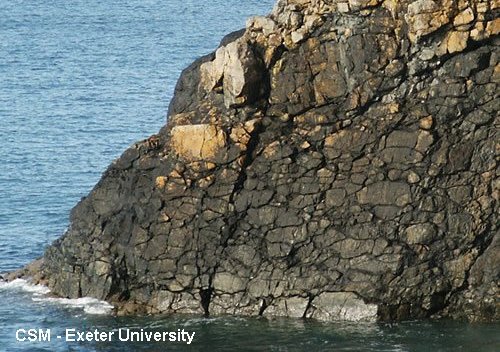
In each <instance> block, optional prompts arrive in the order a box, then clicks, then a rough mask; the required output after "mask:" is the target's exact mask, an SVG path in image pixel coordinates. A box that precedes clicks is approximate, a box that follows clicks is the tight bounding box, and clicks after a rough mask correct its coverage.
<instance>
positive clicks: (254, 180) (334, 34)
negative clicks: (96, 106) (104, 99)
mask: <svg viewBox="0 0 500 352" xmlns="http://www.w3.org/2000/svg"><path fill="white" fill-rule="evenodd" d="M499 11H500V3H499V2H498V1H495V0H486V1H481V0H460V1H452V0H418V1H409V0H401V1H392V0H385V1H382V0H345V1H340V0H338V1H336V0H330V1H328V0H323V1H322V0H288V1H286V0H280V1H278V3H277V5H276V7H275V9H274V11H273V13H272V14H271V15H270V16H269V17H258V18H253V19H251V20H249V21H248V25H247V28H246V30H245V31H242V32H239V33H236V34H234V35H232V36H229V37H227V38H226V39H225V40H224V41H223V44H222V46H221V47H220V48H219V49H218V50H217V52H216V53H214V54H212V55H208V56H206V57H204V58H202V59H200V60H198V61H196V62H195V63H194V64H193V65H191V66H190V67H189V68H187V69H186V70H185V71H184V73H183V75H182V76H181V78H180V79H179V83H178V85H177V89H176V95H175V98H174V99H173V101H172V103H171V106H170V109H169V120H168V123H167V124H166V126H165V127H164V128H163V129H162V130H161V131H160V133H159V135H158V136H156V137H153V138H150V139H149V140H147V141H144V142H140V143H137V144H136V145H134V146H132V147H131V148H129V149H128V150H127V151H125V152H124V154H123V155H122V156H121V157H120V158H119V159H118V160H116V161H115V162H114V163H113V164H112V165H111V166H110V167H109V168H108V170H107V171H106V172H105V174H104V175H103V177H102V179H101V181H100V182H99V183H98V184H97V185H96V187H95V188H94V190H93V191H92V192H91V193H90V194H89V196H88V197H86V198H85V199H83V200H82V201H81V202H80V203H79V204H78V205H77V206H76V207H75V208H74V209H73V211H72V214H71V227H70V228H69V230H68V231H67V233H66V234H65V235H64V236H63V237H62V238H61V239H60V240H58V241H57V242H56V243H54V244H53V245H52V246H51V247H50V248H49V249H48V250H47V252H46V253H45V256H44V258H43V274H44V275H45V280H46V281H47V282H48V285H49V286H50V288H51V289H52V291H53V292H55V293H56V294H59V295H61V296H67V297H80V296H94V297H97V298H101V299H106V300H109V301H111V302H113V303H114V304H116V305H117V306H118V307H119V311H120V312H122V313H133V312H145V313H160V312H179V313H207V314H208V313H209V314H223V313H229V314H241V315H263V316H273V315H283V316H291V317H312V318H317V319H323V320H334V319H348V320H373V319H376V318H379V319H406V318H420V317H429V316H449V317H454V318H466V319H469V320H498V318H499V310H498V305H499V301H498V298H499V296H498V295H499V291H498V284H499V260H500V259H499V258H500V253H499V239H498V237H499V236H498V231H499V217H498V214H499V205H498V204H499V197H500V178H499V175H500V168H499V160H500V138H499V125H500V118H499V114H498V111H499V107H500V99H499V92H500V89H499V81H500V64H499V58H500V49H499V38H498V34H499V31H500V19H499V17H498V15H499Z"/></svg>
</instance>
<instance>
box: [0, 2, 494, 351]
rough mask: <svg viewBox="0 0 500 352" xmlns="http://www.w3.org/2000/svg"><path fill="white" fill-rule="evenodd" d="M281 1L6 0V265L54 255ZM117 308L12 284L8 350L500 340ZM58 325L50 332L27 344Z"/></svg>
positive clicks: (2, 247)
mask: <svg viewBox="0 0 500 352" xmlns="http://www.w3.org/2000/svg"><path fill="white" fill-rule="evenodd" d="M273 2H274V1H273V0H244V1H236V0H212V1H202V0H198V1H195V0H120V1H118V0H102V1H101V0H99V1H97V0H86V1H84V0H51V1H41V0H0V272H6V271H9V270H13V269H16V268H19V267H21V266H23V265H25V264H27V263H28V262H30V261H31V260H33V259H35V258H37V257H39V256H41V255H42V254H43V251H44V248H45V247H46V246H47V245H49V244H50V243H51V242H52V241H53V240H54V239H56V238H57V237H59V236H60V235H61V234H62V233H63V232H64V230H65V228H66V227H67V226H68V216H69V212H70V210H71V208H72V207H73V206H74V205H75V204H76V203H77V202H78V200H79V199H80V198H81V197H83V196H85V195H86V194H87V193H88V192H89V191H90V190H91V188H92V187H93V185H94V184H95V183H96V182H97V181H98V180H99V178H100V176H101V174H102V172H103V171H104V170H105V168H106V167H107V165H108V164H109V163H110V162H111V161H112V160H113V159H115V158H116V157H118V156H119V155H120V154H121V152H122V151H123V150H125V148H127V147H128V146H129V145H130V144H131V143H133V142H135V141H137V140H140V139H143V138H147V137H148V136H149V135H151V134H153V133H156V132H157V131H158V130H159V129H160V127H161V126H162V125H163V124H164V123H165V121H166V111H167V107H168V103H169V101H170V99H171V97H172V94H173V90H174V86H175V83H176V81H177V79H178V77H179V74H180V72H181V70H182V69H183V68H184V67H186V66H187V65H188V64H190V63H191V62H192V61H193V60H194V59H196V58H197V57H199V56H201V55H204V54H207V53H209V52H211V51H213V50H214V49H215V48H216V47H217V45H218V43H219V41H220V39H221V38H222V37H223V36H224V35H225V34H228V33H230V32H232V31H234V30H238V29H240V28H243V27H244V25H245V19H246V18H248V17H249V16H252V15H264V14H267V13H269V12H270V10H271V8H272V6H273ZM111 309H112V307H111V306H110V305H109V304H107V303H106V302H101V301H98V300H96V299H93V298H80V299H77V300H68V299H59V298H54V297H51V296H50V295H49V292H48V289H47V288H46V287H42V286H33V285H30V284H28V283H27V282H26V281H23V280H16V281H14V282H11V283H0V351H180V350H186V351H238V350H240V351H457V350H462V351H498V350H500V347H499V343H500V340H499V337H498V332H499V328H500V326H499V325H498V324H473V325H469V324H464V323H457V322H447V321H440V322H432V321H421V322H404V323H398V324H375V323H371V324H368V323H363V324H360V323H357V324H354V323H329V324H324V323H320V322H315V321H306V320H297V319H271V320H267V319H260V318H250V319H248V318H241V317H216V318H208V319H205V318H202V317H197V316H194V317H193V316H163V317H115V316H113V315H111V314H110V312H111ZM30 329H34V330H33V331H31V332H32V334H31V335H30ZM68 330H69V331H70V332H69V333H70V336H73V337H75V334H76V332H82V333H83V332H90V333H91V334H92V332H93V331H98V332H102V333H105V334H111V335H112V336H119V333H120V331H121V332H122V333H123V334H122V336H127V335H125V333H132V332H136V333H137V334H140V333H141V331H142V332H143V334H144V333H148V332H159V333H164V332H172V333H174V335H175V336H176V339H177V336H180V335H179V334H180V333H181V332H182V330H184V331H185V332H186V333H190V334H192V333H195V334H194V337H193V340H192V342H191V343H190V344H189V345H188V344H187V341H178V340H179V339H177V340H176V341H160V342H157V341H120V340H118V339H111V340H108V341H95V339H92V341H89V340H88V339H84V341H72V340H71V338H70V341H68V339H67V334H68ZM16 332H17V338H18V339H20V340H22V339H25V341H24V342H21V341H17V339H16ZM40 332H41V333H42V334H41V336H40V334H39V333H40ZM47 332H49V333H50V338H51V340H50V341H36V342H35V341H33V342H29V341H28V340H29V339H30V338H31V337H33V336H36V337H37V338H36V340H40V337H41V339H42V340H47V336H48V335H47ZM71 334H73V335H71ZM174 335H172V336H174ZM92 336H93V335H92ZM134 336H135V335H134ZM137 336H139V335H137ZM143 336H144V335H143ZM147 336H149V335H147Z"/></svg>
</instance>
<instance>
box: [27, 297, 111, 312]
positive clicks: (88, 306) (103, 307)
mask: <svg viewBox="0 0 500 352" xmlns="http://www.w3.org/2000/svg"><path fill="white" fill-rule="evenodd" d="M33 301H35V302H47V303H55V304H60V305H63V306H66V307H70V308H81V309H83V311H84V312H85V313H87V314H101V315H102V314H109V313H111V311H112V310H113V306H112V305H111V304H109V303H108V302H105V301H101V300H98V299H97V298H92V297H82V298H75V299H69V298H56V297H33Z"/></svg>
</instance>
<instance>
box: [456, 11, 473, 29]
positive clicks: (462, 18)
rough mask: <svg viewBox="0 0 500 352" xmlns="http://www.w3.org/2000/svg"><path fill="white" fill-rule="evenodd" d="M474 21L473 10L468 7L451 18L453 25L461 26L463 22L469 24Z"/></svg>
mask: <svg viewBox="0 0 500 352" xmlns="http://www.w3.org/2000/svg"><path fill="white" fill-rule="evenodd" d="M472 21H474V12H473V11H472V9H471V8H470V7H468V8H467V9H465V10H464V11H462V12H460V13H459V14H458V15H457V16H456V17H455V19H454V20H453V25H454V26H462V25H464V24H469V23H471V22H472Z"/></svg>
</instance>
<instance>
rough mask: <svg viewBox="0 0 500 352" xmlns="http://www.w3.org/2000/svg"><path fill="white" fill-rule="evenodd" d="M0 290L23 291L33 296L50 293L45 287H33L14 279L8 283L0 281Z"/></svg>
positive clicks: (26, 282)
mask: <svg viewBox="0 0 500 352" xmlns="http://www.w3.org/2000/svg"><path fill="white" fill-rule="evenodd" d="M0 290H5V291H7V290H11V291H24V292H30V293H33V294H34V295H46V294H47V293H49V292H50V290H49V288H48V287H47V286H43V285H33V284H31V283H29V282H28V281H26V280H23V279H15V280H12V281H10V282H3V281H0Z"/></svg>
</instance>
